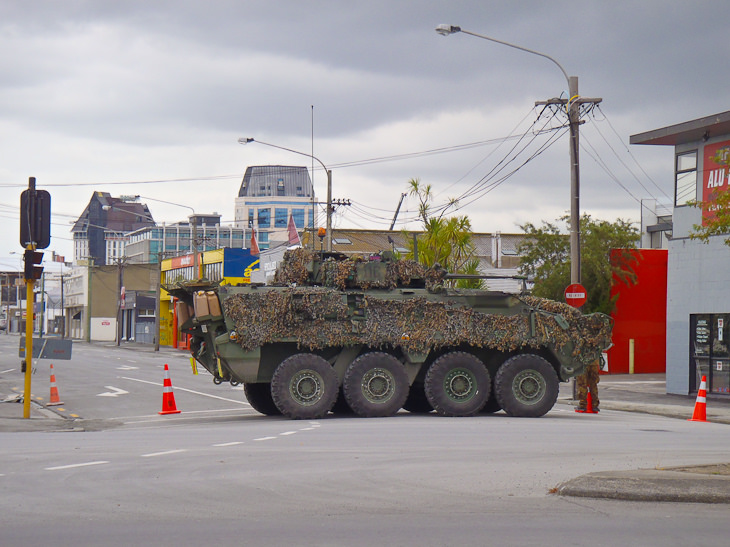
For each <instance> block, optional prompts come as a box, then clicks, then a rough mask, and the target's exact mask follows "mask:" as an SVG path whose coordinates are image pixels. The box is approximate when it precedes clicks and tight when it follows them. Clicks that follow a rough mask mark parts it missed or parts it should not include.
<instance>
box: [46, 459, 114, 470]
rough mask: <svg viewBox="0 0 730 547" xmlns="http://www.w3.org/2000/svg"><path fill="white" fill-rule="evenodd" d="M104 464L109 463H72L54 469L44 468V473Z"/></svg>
mask: <svg viewBox="0 0 730 547" xmlns="http://www.w3.org/2000/svg"><path fill="white" fill-rule="evenodd" d="M105 463H109V462H107V461H97V462H86V463H74V464H71V465H58V466H56V467H46V471H58V470H59V469H74V468H75V467H88V466H90V465H103V464H105Z"/></svg>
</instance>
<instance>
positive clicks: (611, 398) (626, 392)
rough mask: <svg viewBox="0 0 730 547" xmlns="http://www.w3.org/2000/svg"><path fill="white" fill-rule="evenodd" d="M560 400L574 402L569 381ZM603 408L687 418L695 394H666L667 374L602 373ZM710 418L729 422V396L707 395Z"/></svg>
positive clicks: (712, 420) (710, 420)
mask: <svg viewBox="0 0 730 547" xmlns="http://www.w3.org/2000/svg"><path fill="white" fill-rule="evenodd" d="M560 387H561V389H560V396H559V398H558V402H559V403H565V404H574V402H573V401H572V397H571V391H570V384H561V385H560ZM598 395H599V398H600V400H601V403H600V408H601V410H621V411H624V412H643V413H644V414H656V415H658V416H666V417H668V418H677V419H683V420H687V419H689V418H691V417H692V412H693V410H694V406H695V402H696V399H697V397H696V395H670V394H667V393H666V375H665V374H611V375H602V376H601V380H600V382H599V383H598ZM707 421H708V422H713V423H721V424H728V425H730V396H728V395H717V394H715V395H713V394H712V393H708V394H707Z"/></svg>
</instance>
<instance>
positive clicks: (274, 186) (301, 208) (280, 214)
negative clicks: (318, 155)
mask: <svg viewBox="0 0 730 547" xmlns="http://www.w3.org/2000/svg"><path fill="white" fill-rule="evenodd" d="M316 207H317V202H316V197H315V195H314V188H313V186H312V180H311V179H310V177H309V172H308V171H307V168H306V167H294V166H287V165H257V166H250V167H248V168H247V169H246V173H245V174H244V175H243V181H242V182H241V188H240V189H239V191H238V197H237V198H236V213H235V223H236V226H237V227H238V228H242V229H255V230H256V238H257V241H258V244H259V248H260V249H268V248H269V246H270V243H271V241H272V239H281V240H285V239H286V237H285V236H284V235H282V236H281V238H277V232H278V233H280V234H285V233H286V229H287V225H288V222H289V217H290V216H291V217H292V218H293V220H294V225H295V226H296V227H297V230H299V231H302V230H304V229H310V230H311V229H312V227H313V226H315V224H316V218H315V213H314V212H315V210H316Z"/></svg>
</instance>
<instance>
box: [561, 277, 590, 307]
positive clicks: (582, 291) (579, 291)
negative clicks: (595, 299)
mask: <svg viewBox="0 0 730 547" xmlns="http://www.w3.org/2000/svg"><path fill="white" fill-rule="evenodd" d="M587 300H588V291H586V288H585V287H584V286H583V285H581V284H580V283H573V284H572V285H568V288H567V289H565V303H566V304H568V305H569V306H573V307H574V308H580V307H581V306H582V305H583V304H585V303H586V301H587Z"/></svg>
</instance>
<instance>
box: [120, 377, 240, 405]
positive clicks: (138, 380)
mask: <svg viewBox="0 0 730 547" xmlns="http://www.w3.org/2000/svg"><path fill="white" fill-rule="evenodd" d="M120 378H121V379H122V380H131V381H132V382H141V383H143V384H150V385H153V386H161V385H162V384H161V383H160V382H150V381H148V380H140V379H139V378H128V377H127V376H120ZM172 389H173V391H178V390H179V391H187V392H188V393H194V394H195V395H202V396H203V397H210V398H211V399H220V400H221V401H228V402H229V403H237V404H239V405H248V406H250V405H249V404H248V403H246V402H244V401H237V400H236V399H228V398H226V397H219V396H218V395H210V394H208V393H202V392H200V391H194V390H192V389H185V388H184V387H175V386H174V385H173V386H172Z"/></svg>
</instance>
